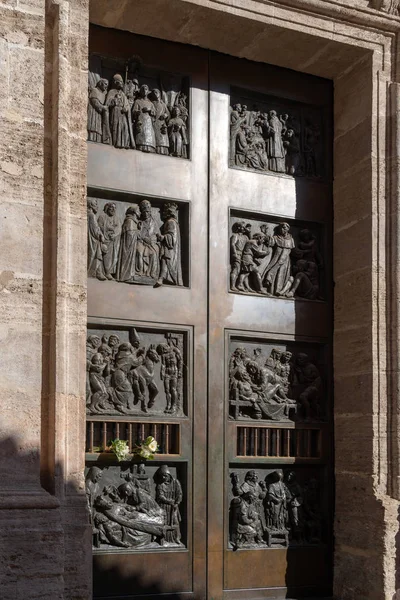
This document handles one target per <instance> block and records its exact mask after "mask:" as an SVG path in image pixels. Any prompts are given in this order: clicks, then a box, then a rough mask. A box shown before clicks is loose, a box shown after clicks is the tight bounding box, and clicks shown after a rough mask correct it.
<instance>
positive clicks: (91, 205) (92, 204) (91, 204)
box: [87, 198, 99, 214]
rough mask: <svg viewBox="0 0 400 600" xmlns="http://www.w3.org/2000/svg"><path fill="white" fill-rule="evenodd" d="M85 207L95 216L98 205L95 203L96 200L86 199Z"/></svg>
mask: <svg viewBox="0 0 400 600" xmlns="http://www.w3.org/2000/svg"><path fill="white" fill-rule="evenodd" d="M87 207H88V209H89V210H91V211H92V212H94V214H96V213H97V211H98V209H99V205H98V203H97V200H96V198H88V199H87Z"/></svg>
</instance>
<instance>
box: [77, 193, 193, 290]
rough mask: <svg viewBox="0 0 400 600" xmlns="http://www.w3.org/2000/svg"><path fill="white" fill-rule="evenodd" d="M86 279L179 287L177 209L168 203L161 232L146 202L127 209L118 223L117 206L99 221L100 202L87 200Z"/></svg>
mask: <svg viewBox="0 0 400 600" xmlns="http://www.w3.org/2000/svg"><path fill="white" fill-rule="evenodd" d="M87 209H88V276H89V277H96V278H97V279H100V280H105V279H110V280H114V279H115V280H117V281H124V282H125V283H141V284H147V285H155V287H159V286H161V285H162V284H163V283H168V284H170V285H183V280H182V266H181V233H180V227H179V220H178V206H177V204H175V202H167V203H166V204H165V205H164V207H163V211H162V218H163V221H164V223H163V225H162V226H161V228H160V227H159V225H158V222H157V220H156V219H155V218H154V215H153V213H152V207H151V204H150V202H149V201H148V200H142V201H141V202H140V203H139V205H136V204H132V205H131V206H129V208H127V209H126V212H125V218H124V220H123V222H121V219H120V217H119V216H118V214H117V206H116V204H115V202H107V203H106V204H105V205H104V209H103V212H102V214H101V215H100V216H99V217H97V212H98V202H97V199H96V198H88V203H87Z"/></svg>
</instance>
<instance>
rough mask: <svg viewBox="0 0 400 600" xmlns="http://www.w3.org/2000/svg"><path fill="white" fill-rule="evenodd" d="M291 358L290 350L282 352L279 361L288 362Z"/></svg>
mask: <svg viewBox="0 0 400 600" xmlns="http://www.w3.org/2000/svg"><path fill="white" fill-rule="evenodd" d="M291 358H292V353H291V352H288V351H287V352H283V354H282V356H281V362H283V363H285V364H287V363H289V362H290V360H291Z"/></svg>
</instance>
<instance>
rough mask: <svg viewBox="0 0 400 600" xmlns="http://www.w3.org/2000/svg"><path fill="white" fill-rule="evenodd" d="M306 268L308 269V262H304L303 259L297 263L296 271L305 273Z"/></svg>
mask: <svg viewBox="0 0 400 600" xmlns="http://www.w3.org/2000/svg"><path fill="white" fill-rule="evenodd" d="M306 268H307V261H306V260H303V259H302V258H301V259H300V260H298V261H297V262H296V271H297V272H299V271H300V272H303V271H305V270H306Z"/></svg>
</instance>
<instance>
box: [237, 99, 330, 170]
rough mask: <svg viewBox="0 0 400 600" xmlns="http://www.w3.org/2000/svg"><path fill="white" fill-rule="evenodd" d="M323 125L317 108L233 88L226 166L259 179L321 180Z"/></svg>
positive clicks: (323, 167) (321, 116)
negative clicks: (260, 175) (266, 175)
mask: <svg viewBox="0 0 400 600" xmlns="http://www.w3.org/2000/svg"><path fill="white" fill-rule="evenodd" d="M322 122H323V115H322V113H321V110H320V109H319V108H316V107H312V106H308V105H304V104H300V103H298V102H291V101H289V100H283V99H281V98H279V99H278V98H275V97H272V96H265V95H262V94H257V93H255V92H250V91H247V90H238V89H236V88H232V89H231V98H230V142H229V144H230V145H229V164H230V166H231V167H236V168H239V169H248V170H251V171H256V172H259V173H278V174H287V175H292V176H295V177H310V178H313V179H321V178H324V177H325V176H326V173H325V157H324V153H325V150H324V140H323V126H322Z"/></svg>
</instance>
